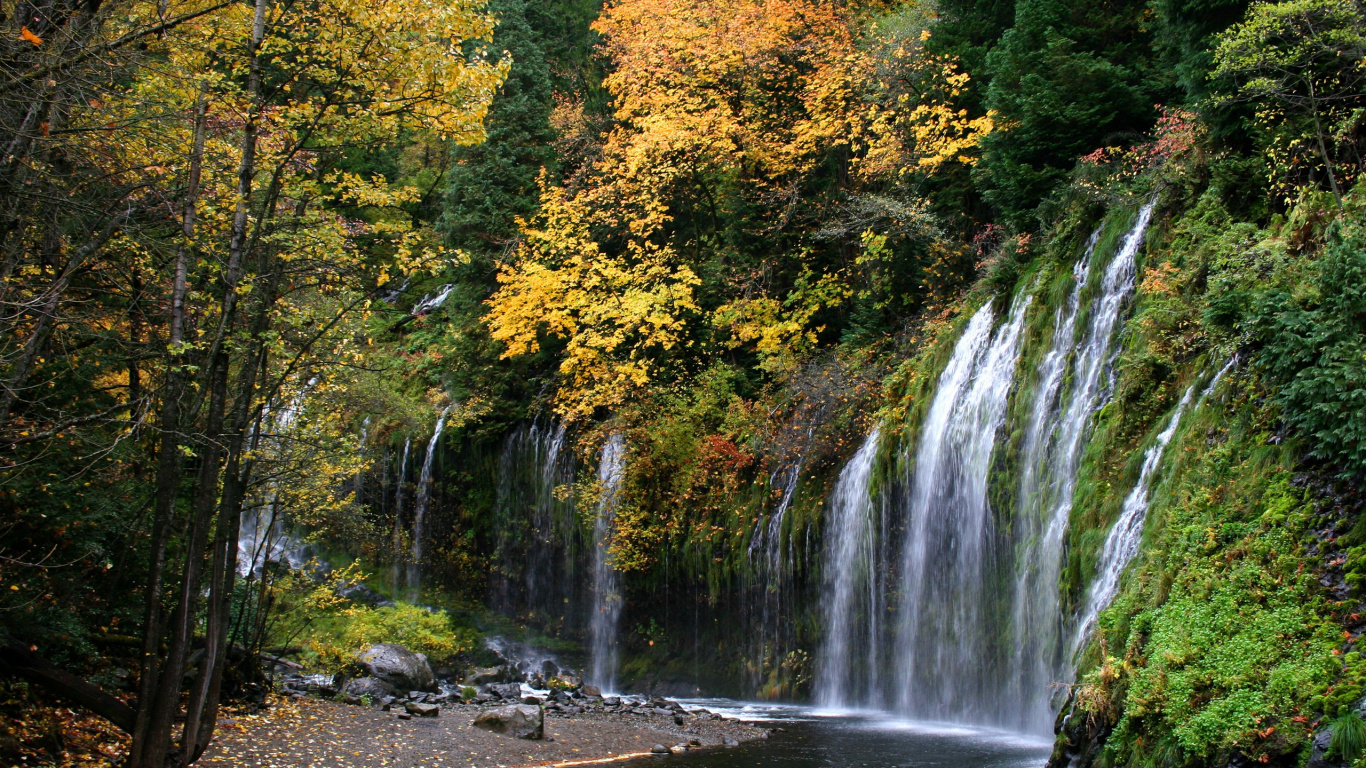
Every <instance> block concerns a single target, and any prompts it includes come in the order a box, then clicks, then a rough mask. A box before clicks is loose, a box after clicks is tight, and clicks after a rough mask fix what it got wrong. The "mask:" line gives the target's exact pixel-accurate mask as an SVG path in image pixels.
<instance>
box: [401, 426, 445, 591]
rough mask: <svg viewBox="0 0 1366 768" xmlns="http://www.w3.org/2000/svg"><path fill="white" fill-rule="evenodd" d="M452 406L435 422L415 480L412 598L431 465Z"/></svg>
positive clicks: (419, 569) (419, 574) (429, 491)
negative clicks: (434, 427)
mask: <svg viewBox="0 0 1366 768" xmlns="http://www.w3.org/2000/svg"><path fill="white" fill-rule="evenodd" d="M452 407H453V406H450V405H448V406H446V407H445V409H443V410H442V411H441V416H440V417H438V418H437V420H436V429H434V430H432V439H431V440H429V441H428V442H427V455H426V456H425V457H423V459H422V473H421V474H420V475H418V478H417V501H416V502H415V503H414V504H413V557H412V561H411V562H409V563H408V589H410V590H412V591H413V595H414V598H416V597H417V592H418V590H419V589H420V587H421V586H422V566H423V564H424V563H423V560H422V557H423V554H424V552H423V550H424V549H425V547H426V541H425V538H426V533H427V532H426V526H427V506H428V505H429V504H430V502H431V497H432V463H433V460H434V459H435V458H436V449H437V447H438V445H437V444H438V443H439V442H440V441H441V432H442V430H444V429H445V428H446V416H447V415H448V414H450V412H451V408H452Z"/></svg>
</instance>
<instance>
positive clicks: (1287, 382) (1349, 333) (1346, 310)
mask: <svg viewBox="0 0 1366 768" xmlns="http://www.w3.org/2000/svg"><path fill="white" fill-rule="evenodd" d="M1328 241H1329V243H1330V244H1329V245H1328V247H1327V249H1326V251H1325V253H1324V255H1323V256H1322V257H1321V258H1320V260H1319V262H1318V264H1317V265H1315V266H1316V267H1317V275H1316V279H1315V280H1313V282H1311V283H1310V284H1309V285H1308V286H1305V287H1307V288H1309V290H1304V289H1303V288H1301V289H1300V290H1297V291H1295V292H1294V293H1291V292H1290V291H1288V290H1285V289H1274V290H1269V291H1266V292H1264V293H1262V294H1261V295H1260V296H1258V297H1257V300H1256V302H1255V306H1254V310H1253V312H1254V316H1253V324H1254V325H1255V327H1256V329H1257V331H1258V335H1259V337H1260V339H1261V341H1262V343H1263V346H1262V349H1261V350H1260V354H1259V356H1258V361H1259V362H1260V363H1261V364H1262V366H1263V367H1264V369H1265V370H1266V372H1267V375H1268V378H1269V379H1270V380H1271V381H1272V382H1273V383H1274V384H1276V385H1278V386H1279V390H1278V392H1277V395H1276V400H1277V402H1278V403H1279V404H1280V406H1281V408H1282V410H1283V411H1284V416H1285V420H1286V422H1287V423H1289V425H1290V426H1291V427H1293V428H1295V429H1296V430H1297V431H1299V432H1300V433H1301V434H1303V435H1304V436H1305V437H1308V438H1310V440H1309V450H1310V452H1311V453H1312V454H1313V455H1315V456H1316V457H1318V458H1321V459H1324V460H1326V461H1329V462H1332V463H1334V464H1338V465H1340V466H1342V467H1343V468H1344V469H1346V470H1347V471H1349V472H1351V473H1353V474H1359V473H1361V472H1363V471H1366V230H1363V228H1362V227H1361V226H1360V225H1342V226H1340V227H1339V228H1338V229H1337V230H1336V231H1335V232H1333V233H1332V234H1330V236H1329V238H1328Z"/></svg>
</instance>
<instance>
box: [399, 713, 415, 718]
mask: <svg viewBox="0 0 1366 768" xmlns="http://www.w3.org/2000/svg"><path fill="white" fill-rule="evenodd" d="M398 719H399V720H412V719H413V716H412V715H410V714H408V713H407V712H399V713H398Z"/></svg>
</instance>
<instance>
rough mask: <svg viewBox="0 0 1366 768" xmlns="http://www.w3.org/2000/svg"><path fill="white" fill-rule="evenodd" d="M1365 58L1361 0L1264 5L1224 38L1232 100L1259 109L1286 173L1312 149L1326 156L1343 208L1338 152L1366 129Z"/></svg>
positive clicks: (1220, 52) (1218, 56) (1223, 74)
mask: <svg viewBox="0 0 1366 768" xmlns="http://www.w3.org/2000/svg"><path fill="white" fill-rule="evenodd" d="M1363 59H1366V15H1363V12H1362V10H1361V7H1360V6H1359V5H1358V4H1357V3H1355V2H1351V1H1350V0H1288V2H1281V3H1260V4H1257V5H1255V6H1253V7H1252V9H1251V10H1249V11H1248V15H1247V18H1246V19H1245V20H1244V21H1243V22H1242V23H1241V24H1238V25H1237V26H1234V27H1232V28H1230V29H1229V30H1228V31H1227V32H1225V33H1224V34H1223V35H1221V36H1220V38H1219V46H1218V49H1217V51H1216V52H1215V68H1214V71H1213V73H1212V76H1213V77H1215V78H1225V79H1227V80H1228V81H1230V82H1231V83H1232V84H1233V89H1234V90H1233V92H1232V93H1227V92H1226V93H1225V94H1223V96H1222V98H1223V99H1224V100H1226V101H1228V100H1241V101H1251V102H1254V103H1256V104H1257V105H1258V119H1259V120H1260V121H1261V122H1262V123H1263V124H1264V125H1266V126H1267V127H1268V129H1269V130H1270V132H1271V133H1272V134H1273V136H1274V141H1273V143H1272V146H1271V147H1270V149H1269V152H1270V154H1271V155H1272V160H1273V163H1274V164H1275V165H1276V166H1277V167H1278V168H1279V169H1281V170H1282V172H1284V171H1288V170H1289V169H1291V168H1294V167H1296V166H1299V165H1302V164H1303V163H1304V162H1305V154H1306V150H1307V152H1308V153H1309V154H1313V153H1315V152H1316V153H1317V154H1318V160H1319V161H1320V162H1321V163H1322V165H1321V168H1322V170H1323V173H1324V175H1325V176H1326V177H1327V179H1328V185H1329V188H1330V189H1331V190H1332V192H1333V197H1334V199H1335V200H1336V201H1337V204H1338V207H1339V208H1341V207H1342V189H1341V185H1340V184H1339V181H1338V171H1337V170H1336V166H1337V164H1338V163H1337V158H1336V157H1335V155H1336V152H1337V151H1338V150H1340V149H1341V148H1343V147H1347V146H1352V145H1354V144H1355V141H1356V139H1357V136H1358V134H1359V132H1360V125H1361V114H1362V107H1363V105H1366V93H1364V92H1363V84H1366V70H1363V68H1362V61H1363ZM1330 145H1333V146H1332V148H1331V149H1330ZM1358 162H1359V156H1358Z"/></svg>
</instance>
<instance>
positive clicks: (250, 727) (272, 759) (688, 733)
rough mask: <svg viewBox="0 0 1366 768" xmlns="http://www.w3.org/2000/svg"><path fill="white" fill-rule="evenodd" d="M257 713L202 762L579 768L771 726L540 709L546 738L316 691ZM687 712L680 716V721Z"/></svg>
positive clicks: (288, 766) (467, 710)
mask: <svg viewBox="0 0 1366 768" xmlns="http://www.w3.org/2000/svg"><path fill="white" fill-rule="evenodd" d="M270 703H271V706H269V707H268V708H266V709H264V710H262V711H259V712H256V713H252V714H229V715H227V716H225V717H223V718H221V719H220V720H219V728H218V731H217V732H216V733H215V735H214V740H213V742H212V744H210V746H209V749H208V750H207V751H206V752H205V754H204V757H203V758H202V759H201V760H200V761H199V762H198V763H197V765H199V766H202V767H203V768H324V767H326V768H340V767H341V766H347V767H348V768H349V767H352V766H354V767H355V768H408V767H409V766H411V767H413V768H417V767H418V766H422V768H428V767H429V766H465V767H466V768H578V767H579V766H585V767H586V766H594V765H611V764H623V763H629V762H631V761H635V760H641V759H646V758H650V759H654V758H658V757H661V756H666V757H667V755H660V754H657V753H652V752H651V750H652V749H653V748H654V747H655V746H656V745H659V746H663V747H666V748H671V749H678V748H683V749H686V750H688V751H692V750H709V749H725V748H726V747H727V745H730V746H735V745H737V744H739V743H743V742H747V741H753V740H756V739H766V738H768V734H769V729H767V728H764V727H762V726H759V725H756V724H753V723H747V722H743V721H739V720H733V719H727V718H720V717H719V716H716V715H710V716H708V715H706V714H701V715H698V716H687V717H684V718H675V717H674V716H673V714H672V713H670V714H669V715H667V716H666V715H664V714H662V713H659V712H654V711H647V712H643V713H641V712H636V711H626V712H619V711H616V712H614V711H609V710H605V709H585V710H584V711H581V712H574V713H566V712H560V711H554V710H545V711H544V728H545V736H546V738H545V739H543V740H529V739H518V738H514V737H511V736H505V735H502V734H497V733H492V732H489V731H486V730H483V729H480V728H475V727H474V725H473V722H474V718H475V716H476V715H478V714H479V713H480V712H483V711H485V710H488V709H492V708H495V707H493V706H480V705H476V704H468V703H456V704H446V705H443V706H442V707H441V711H440V713H439V714H438V715H437V716H436V717H412V718H411V719H405V718H401V717H400V716H399V715H398V713H397V711H392V712H389V711H384V710H382V709H381V708H380V707H378V706H356V705H348V704H342V703H339V702H334V701H327V700H322V699H315V698H293V697H284V696H272V697H271V699H270ZM679 719H681V720H682V722H681V723H680V722H678V720H679Z"/></svg>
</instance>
